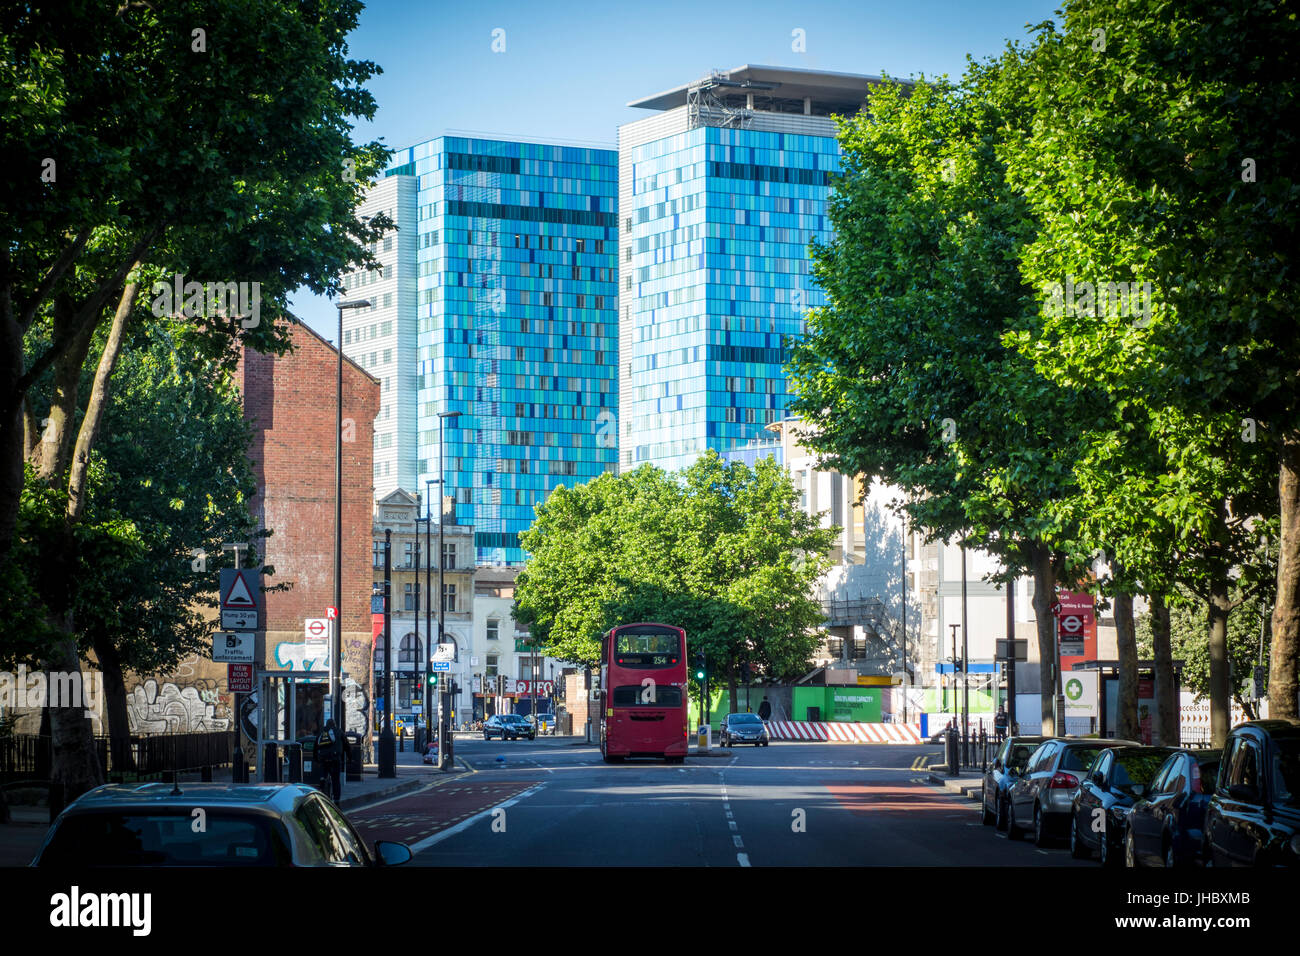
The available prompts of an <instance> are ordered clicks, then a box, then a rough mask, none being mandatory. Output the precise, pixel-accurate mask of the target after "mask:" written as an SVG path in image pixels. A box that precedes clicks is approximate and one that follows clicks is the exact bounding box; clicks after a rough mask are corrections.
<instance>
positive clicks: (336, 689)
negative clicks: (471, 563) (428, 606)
mask: <svg viewBox="0 0 1300 956" xmlns="http://www.w3.org/2000/svg"><path fill="white" fill-rule="evenodd" d="M337 308H338V310H339V340H338V342H337V348H338V351H339V374H338V386H337V391H336V393H335V394H336V397H337V411H338V415H337V420H336V422H335V425H336V427H335V429H334V634H333V639H332V640H331V647H330V702H331V705H332V706H331V711H332V714H331V715H332V716H333V718H334V726H335V728H336V729H337V730H338V733H337V734H336V736H337V737H338V752H339V760H340V762H341V761H342V760H343V735H344V733H346V732H347V726H346V725H347V718H346V715H345V711H344V709H343V694H342V688H341V687H340V686H339V684H340V681H339V674H340V672H341V667H342V664H343V310H344V309H368V308H370V300H369V299H357V300H354V301H352V302H340V303H339V304H338V306H337ZM344 776H346V774H344V773H342V772H340V773H339V779H340V780H342V779H343V777H344ZM340 789H341V787H340Z"/></svg>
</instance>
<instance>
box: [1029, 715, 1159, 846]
mask: <svg viewBox="0 0 1300 956" xmlns="http://www.w3.org/2000/svg"><path fill="white" fill-rule="evenodd" d="M1140 746H1141V744H1139V743H1137V742H1136V741H1132V740H1110V739H1104V740H1103V739H1099V738H1085V737H1054V738H1052V739H1051V740H1047V741H1044V742H1043V743H1042V744H1041V745H1040V746H1039V748H1038V749H1037V750H1035V751H1034V753H1033V755H1032V756H1031V757H1030V758H1029V765H1028V766H1027V767H1026V768H1025V772H1024V773H1023V774H1021V775H1020V777H1019V778H1018V779H1017V780H1016V782H1015V783H1014V784H1012V786H1011V794H1010V810H1011V817H1010V819H1009V820H1008V821H1007V836H1009V837H1010V838H1011V839H1013V840H1018V839H1020V837H1021V836H1022V835H1023V834H1024V832H1025V830H1026V829H1028V828H1029V827H1032V828H1033V834H1034V843H1035V845H1037V846H1040V847H1041V846H1047V844H1048V843H1049V842H1050V841H1051V839H1052V837H1053V836H1054V835H1057V834H1063V833H1065V831H1066V826H1067V825H1068V823H1069V822H1070V812H1071V808H1072V807H1073V805H1074V795H1075V793H1076V792H1077V791H1078V789H1079V783H1080V782H1081V780H1082V778H1083V776H1084V774H1086V773H1087V772H1088V771H1089V770H1090V769H1091V768H1092V765H1093V763H1094V762H1095V761H1096V760H1097V758H1098V757H1099V756H1101V754H1102V752H1103V751H1105V750H1109V749H1110V748H1112V747H1140Z"/></svg>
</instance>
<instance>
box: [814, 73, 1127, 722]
mask: <svg viewBox="0 0 1300 956" xmlns="http://www.w3.org/2000/svg"><path fill="white" fill-rule="evenodd" d="M1017 66H1018V60H1017V58H1016V56H1015V55H1014V54H1008V55H1007V56H1006V57H1004V59H1003V60H1002V61H998V62H991V63H986V64H971V68H970V71H969V72H968V74H967V76H966V77H965V78H964V79H963V80H962V82H961V83H959V84H952V83H950V82H948V81H947V80H938V81H925V80H921V81H918V82H916V83H914V84H910V85H909V86H903V85H901V84H887V85H885V86H883V87H879V88H877V89H875V90H873V93H872V96H871V99H870V101H869V104H868V106H869V112H865V111H864V112H863V113H861V114H859V115H858V116H857V117H854V118H852V119H850V120H847V121H844V122H843V123H842V124H841V131H840V143H841V147H842V149H843V160H842V172H841V175H839V176H838V177H836V178H835V180H834V187H835V191H834V193H833V195H832V198H831V203H830V219H831V221H832V223H833V224H834V228H835V234H834V238H833V239H832V240H831V241H830V242H828V243H825V244H814V248H813V258H814V275H815V276H816V279H817V282H818V284H819V285H820V286H821V287H822V288H823V289H824V290H825V291H826V295H827V297H828V304H827V305H826V306H825V307H823V308H817V309H814V310H812V311H811V312H810V313H809V315H808V332H807V335H806V336H804V337H803V338H802V339H801V340H800V341H798V342H797V343H796V344H795V345H794V347H793V352H792V357H791V360H790V365H789V370H790V375H791V378H792V380H793V382H794V387H795V389H796V391H797V392H798V397H797V398H796V400H795V402H794V404H793V410H794V411H795V412H796V413H797V414H800V415H801V416H803V417H804V418H805V419H806V420H808V421H815V422H816V423H817V430H816V433H815V434H814V435H813V436H811V437H810V439H809V444H810V445H811V446H812V447H813V448H814V449H816V450H818V451H820V452H822V453H823V454H824V455H826V456H827V457H828V459H829V461H830V463H831V464H832V465H833V466H834V467H836V468H837V469H838V470H840V471H842V472H845V473H848V474H858V475H863V476H866V477H869V478H876V477H879V478H882V479H884V480H886V481H889V482H891V483H893V484H895V485H897V486H899V487H900V488H902V489H903V491H904V492H906V493H907V495H908V503H907V505H906V509H907V512H908V514H909V517H910V519H911V522H912V523H913V524H914V526H919V527H921V528H924V529H926V531H927V533H928V534H929V535H930V536H931V537H932V538H936V537H937V538H943V539H946V540H950V539H952V538H954V537H955V538H960V539H961V540H963V541H964V542H965V543H966V544H968V545H971V546H976V547H981V548H985V549H987V550H989V551H992V552H993V553H995V554H997V555H998V556H999V558H1000V559H1001V560H1002V563H1003V565H1004V567H1005V569H1006V571H1005V573H1004V575H1003V577H1004V578H1011V577H1015V576H1019V575H1020V574H1022V573H1025V572H1028V573H1032V574H1033V575H1034V580H1035V596H1034V608H1035V612H1036V617H1037V620H1038V632H1039V634H1038V636H1039V651H1040V660H1041V662H1042V663H1041V667H1040V674H1039V678H1040V686H1041V688H1042V691H1043V693H1042V714H1043V719H1044V723H1045V726H1047V727H1049V728H1050V727H1051V725H1052V720H1053V712H1052V696H1053V695H1052V693H1051V688H1052V687H1053V686H1054V670H1053V667H1054V665H1053V662H1054V660H1055V649H1054V639H1055V638H1054V634H1053V628H1052V617H1051V614H1050V612H1049V607H1050V605H1051V604H1052V602H1053V600H1054V596H1055V588H1056V584H1057V583H1058V581H1071V580H1072V578H1073V577H1074V576H1075V575H1077V574H1078V573H1079V572H1080V571H1081V570H1082V567H1083V565H1084V564H1085V563H1086V562H1084V561H1082V560H1081V559H1080V557H1079V556H1078V555H1075V554H1073V553H1072V551H1071V550H1069V545H1070V544H1071V542H1073V541H1074V539H1075V537H1076V534H1075V529H1074V528H1072V527H1071V525H1070V523H1069V518H1070V514H1069V512H1068V511H1066V510H1064V509H1062V508H1061V507H1060V506H1059V504H1058V503H1059V502H1061V501H1064V500H1068V499H1070V498H1071V496H1073V495H1074V494H1075V492H1076V483H1075V479H1074V476H1073V471H1072V467H1073V462H1074V460H1075V458H1076V457H1077V454H1078V450H1079V448H1078V446H1079V443H1080V442H1081V440H1082V438H1081V429H1080V427H1079V426H1080V422H1081V421H1082V420H1084V419H1085V416H1086V414H1087V409H1088V407H1089V398H1090V397H1089V395H1088V392H1087V390H1086V389H1061V388H1059V387H1056V386H1054V385H1053V384H1052V383H1051V382H1049V381H1048V380H1047V379H1046V378H1044V377H1043V376H1041V375H1040V374H1038V373H1037V372H1036V371H1035V370H1034V369H1033V367H1032V364H1031V363H1030V362H1029V361H1027V360H1026V359H1024V358H1023V357H1021V356H1020V355H1018V354H1017V353H1015V352H1013V351H1012V350H1009V349H1008V348H1006V346H1005V345H1004V344H1003V341H1002V338H1003V335H1004V333H1006V332H1008V331H1014V330H1016V329H1018V328H1022V327H1023V326H1024V325H1025V324H1026V323H1027V322H1029V321H1032V313H1033V309H1034V300H1033V295H1032V290H1031V289H1030V287H1029V286H1028V285H1026V284H1025V283H1024V281H1023V280H1022V278H1021V276H1020V273H1019V270H1018V268H1017V255H1018V250H1019V249H1020V248H1021V247H1022V246H1023V244H1024V243H1025V242H1027V241H1028V240H1029V239H1031V238H1032V237H1033V235H1034V234H1035V230H1036V223H1035V222H1034V220H1033V218H1032V217H1031V216H1030V215H1029V213H1028V210H1027V209H1026V207H1025V204H1024V203H1023V201H1022V200H1021V199H1020V197H1019V196H1017V195H1016V193H1015V192H1014V190H1012V189H1011V188H1010V187H1009V185H1008V183H1007V181H1006V174H1005V169H1004V168H1003V166H1002V163H1001V161H1000V159H999V157H998V155H997V146H998V144H999V142H1000V141H1001V140H1002V138H1003V137H1004V132H1003V131H1004V129H1005V128H1006V127H1007V126H1009V125H1015V124H1017V123H1022V122H1024V121H1025V120H1024V118H1023V116H1022V115H1021V114H1022V112H1023V110H1022V108H1021V107H1020V106H1019V105H1018V103H1019V102H1020V93H1021V90H1020V87H1021V80H1020V77H1019V74H1018V72H1017ZM1134 709H1135V708H1134Z"/></svg>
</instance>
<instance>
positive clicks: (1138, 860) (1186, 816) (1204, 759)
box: [1124, 750, 1223, 869]
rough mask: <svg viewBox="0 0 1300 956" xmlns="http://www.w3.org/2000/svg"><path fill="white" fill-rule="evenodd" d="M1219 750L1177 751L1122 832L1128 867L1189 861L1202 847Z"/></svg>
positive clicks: (1168, 864) (1161, 769) (1194, 857)
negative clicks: (1206, 813)
mask: <svg viewBox="0 0 1300 956" xmlns="http://www.w3.org/2000/svg"><path fill="white" fill-rule="evenodd" d="M1222 754H1223V751H1221V750H1178V751H1175V752H1174V753H1173V755H1172V756H1170V758H1169V759H1168V760H1166V761H1165V762H1164V765H1163V766H1162V767H1161V768H1160V772H1159V773H1157V774H1156V777H1155V780H1153V781H1152V783H1151V788H1150V790H1149V791H1148V793H1147V794H1146V796H1144V797H1143V798H1142V799H1141V800H1139V801H1138V802H1137V803H1135V804H1134V805H1133V810H1132V811H1131V812H1130V813H1129V816H1128V830H1127V832H1126V834H1125V837H1124V863H1125V864H1126V865H1127V866H1164V867H1169V868H1171V869H1172V868H1173V867H1181V866H1189V865H1191V864H1192V863H1194V862H1195V861H1196V858H1197V857H1198V856H1199V854H1200V851H1201V843H1202V840H1203V833H1204V827H1205V811H1206V809H1208V807H1209V806H1210V798H1211V797H1213V796H1214V780H1215V778H1216V777H1217V776H1218V774H1219V758H1220V757H1221V756H1222Z"/></svg>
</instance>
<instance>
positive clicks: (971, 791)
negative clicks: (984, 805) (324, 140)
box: [926, 764, 984, 800]
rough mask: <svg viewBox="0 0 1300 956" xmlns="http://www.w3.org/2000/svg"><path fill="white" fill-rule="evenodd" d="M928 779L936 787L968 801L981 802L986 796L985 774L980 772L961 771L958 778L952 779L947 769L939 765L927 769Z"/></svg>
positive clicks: (953, 777)
mask: <svg viewBox="0 0 1300 956" xmlns="http://www.w3.org/2000/svg"><path fill="white" fill-rule="evenodd" d="M926 779H927V781H928V782H930V783H932V784H934V785H935V786H937V787H943V789H944V790H946V791H948V792H949V793H955V794H957V796H959V797H966V798H967V799H968V800H979V799H981V798H982V797H983V796H984V774H983V773H981V772H980V771H979V770H973V771H972V770H961V771H958V773H957V775H956V776H952V777H950V776H948V769H947V767H945V766H944V765H943V764H939V765H938V766H936V767H927V768H926Z"/></svg>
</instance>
